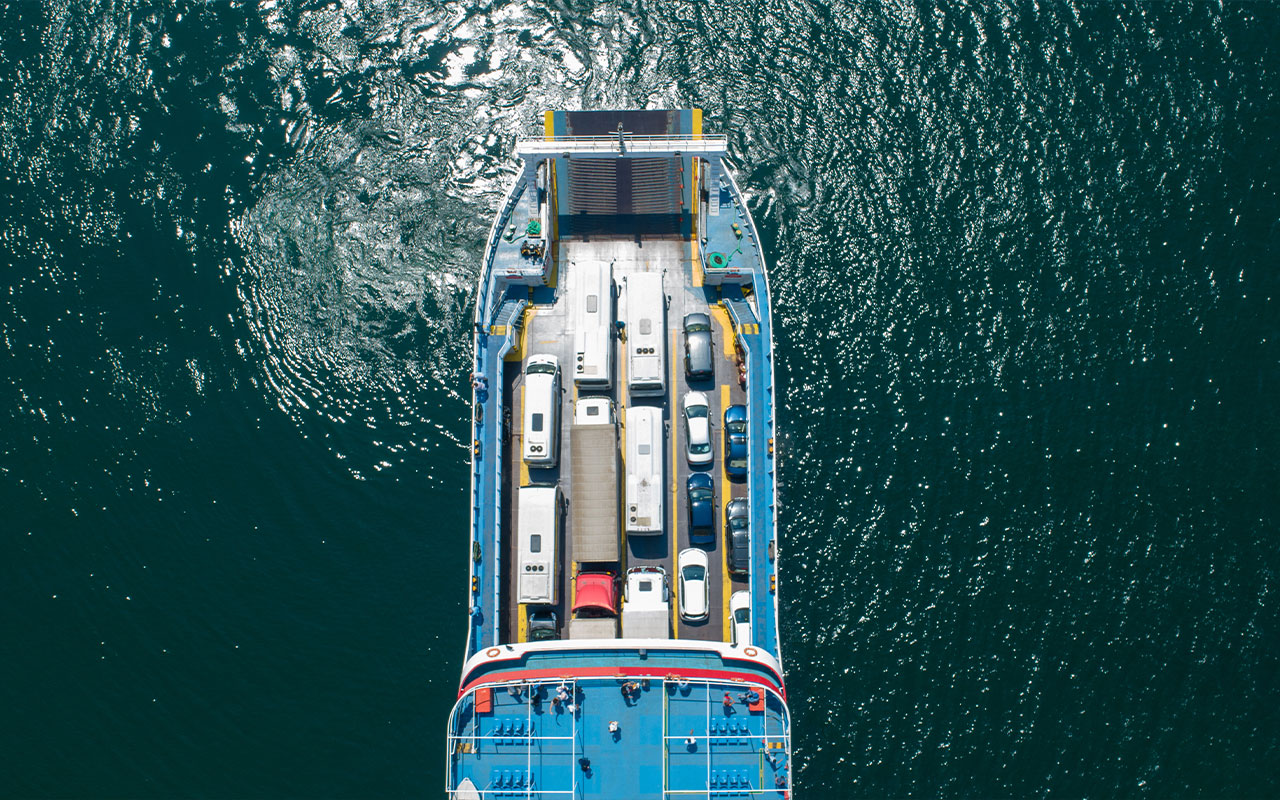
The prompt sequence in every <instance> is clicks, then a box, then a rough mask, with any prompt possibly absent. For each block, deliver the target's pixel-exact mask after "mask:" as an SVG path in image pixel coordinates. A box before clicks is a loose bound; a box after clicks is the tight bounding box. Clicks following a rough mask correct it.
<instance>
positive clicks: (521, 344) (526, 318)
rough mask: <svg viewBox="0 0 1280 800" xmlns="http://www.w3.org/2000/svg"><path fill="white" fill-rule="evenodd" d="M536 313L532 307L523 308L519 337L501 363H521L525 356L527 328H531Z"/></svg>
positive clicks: (527, 338) (527, 336) (527, 337)
mask: <svg viewBox="0 0 1280 800" xmlns="http://www.w3.org/2000/svg"><path fill="white" fill-rule="evenodd" d="M537 313H538V311H537V309H535V308H534V307H533V306H525V307H524V314H523V315H522V316H521V323H520V336H519V338H517V339H516V342H515V346H513V347H512V348H511V350H509V351H508V352H507V354H506V355H505V356H503V361H523V360H524V356H525V352H526V350H525V346H526V345H527V344H528V340H529V328H530V327H532V326H533V318H534V315H536V314H537Z"/></svg>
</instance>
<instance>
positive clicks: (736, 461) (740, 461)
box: [729, 458, 747, 469]
mask: <svg viewBox="0 0 1280 800" xmlns="http://www.w3.org/2000/svg"><path fill="white" fill-rule="evenodd" d="M729 466H730V467H741V468H742V469H746V468H747V460H746V459H745V458H731V459H729Z"/></svg>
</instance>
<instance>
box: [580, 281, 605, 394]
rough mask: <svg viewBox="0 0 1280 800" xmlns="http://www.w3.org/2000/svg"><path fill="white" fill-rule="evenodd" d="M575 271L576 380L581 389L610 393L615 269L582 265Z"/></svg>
mask: <svg viewBox="0 0 1280 800" xmlns="http://www.w3.org/2000/svg"><path fill="white" fill-rule="evenodd" d="M573 271H574V273H575V274H576V275H577V279H576V280H575V281H574V282H575V284H576V286H575V287H574V301H575V304H576V308H575V312H576V314H577V324H576V326H575V330H574V334H573V350H574V354H573V356H574V363H573V380H574V382H575V383H576V384H577V385H578V387H579V388H582V389H608V388H610V387H612V386H613V265H612V264H608V263H605V262H602V261H588V262H585V263H581V262H580V263H575V264H574V265H573Z"/></svg>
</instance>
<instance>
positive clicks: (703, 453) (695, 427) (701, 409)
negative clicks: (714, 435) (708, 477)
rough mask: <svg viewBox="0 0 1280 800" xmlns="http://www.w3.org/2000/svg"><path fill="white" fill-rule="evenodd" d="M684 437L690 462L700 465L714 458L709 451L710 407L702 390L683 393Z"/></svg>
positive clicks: (708, 462) (686, 453) (686, 454)
mask: <svg viewBox="0 0 1280 800" xmlns="http://www.w3.org/2000/svg"><path fill="white" fill-rule="evenodd" d="M684 439H685V456H686V457H687V458H688V459H689V463H690V464H693V465H695V466H702V465H704V464H710V463H711V462H712V461H713V460H714V459H715V454H713V453H712V452H711V407H710V406H709V405H707V396H706V395H705V394H703V393H702V392H686V393H685V395H684Z"/></svg>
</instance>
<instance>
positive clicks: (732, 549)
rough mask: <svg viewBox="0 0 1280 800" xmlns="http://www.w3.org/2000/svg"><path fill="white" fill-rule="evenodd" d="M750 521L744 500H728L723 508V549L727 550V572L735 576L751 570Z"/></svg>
mask: <svg viewBox="0 0 1280 800" xmlns="http://www.w3.org/2000/svg"><path fill="white" fill-rule="evenodd" d="M750 520H751V514H750V512H749V511H748V509H747V501H746V500H743V499H742V498H738V499H737V500H730V501H729V505H727V506H725V509H724V538H725V547H727V548H729V571H730V572H732V573H734V574H735V575H746V574H747V573H748V572H749V571H750V570H751V532H750V525H751V522H750Z"/></svg>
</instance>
